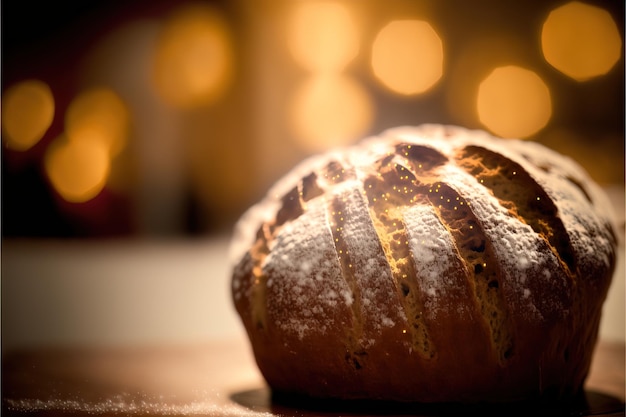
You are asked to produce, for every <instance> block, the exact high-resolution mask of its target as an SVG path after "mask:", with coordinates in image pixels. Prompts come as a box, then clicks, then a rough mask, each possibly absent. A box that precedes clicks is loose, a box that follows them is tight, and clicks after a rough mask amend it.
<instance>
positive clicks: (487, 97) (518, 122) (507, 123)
mask: <svg viewBox="0 0 626 417" xmlns="http://www.w3.org/2000/svg"><path fill="white" fill-rule="evenodd" d="M477 111H478V118H479V120H480V122H481V123H482V124H483V125H484V126H485V127H486V128H488V129H489V130H491V131H492V132H493V133H495V134H497V135H499V136H503V137H518V138H525V137H528V136H530V135H533V134H534V133H536V132H538V131H539V130H541V129H542V128H543V127H545V125H546V124H547V123H548V121H549V120H550V117H551V116H552V100H551V97H550V91H549V89H548V87H547V85H546V84H545V83H544V82H543V80H542V79H541V78H540V77H539V76H538V75H537V74H536V73H535V72H533V71H530V70H527V69H524V68H521V67H518V66H514V65H510V66H504V67H499V68H496V69H494V70H493V71H492V72H491V73H490V74H489V75H488V76H487V77H486V78H485V79H484V80H483V81H482V82H481V83H480V86H479V87H478V97H477Z"/></svg>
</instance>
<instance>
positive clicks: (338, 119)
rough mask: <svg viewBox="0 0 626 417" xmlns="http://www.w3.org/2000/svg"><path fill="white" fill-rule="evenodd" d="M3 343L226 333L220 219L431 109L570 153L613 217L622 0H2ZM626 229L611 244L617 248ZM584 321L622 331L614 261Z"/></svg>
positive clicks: (181, 338) (611, 334) (420, 119)
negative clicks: (301, 168) (341, 149)
mask: <svg viewBox="0 0 626 417" xmlns="http://www.w3.org/2000/svg"><path fill="white" fill-rule="evenodd" d="M1 13H2V26H1V27H2V38H1V39H2V60H1V65H2V80H1V81H2V106H1V111H2V114H1V116H2V119H1V121H2V173H1V175H2V208H1V210H2V238H3V241H2V345H3V351H4V350H5V349H8V348H15V347H25V346H35V345H36V346H41V345H50V344H53V345H59V344H61V345H65V344H72V345H75V344H91V345H93V344H97V345H106V344H119V343H122V344H128V343H172V342H176V343H179V342H189V341H199V340H202V341H206V340H209V339H214V338H216V337H232V336H236V337H242V335H243V330H242V327H241V325H240V323H239V321H238V319H237V317H236V315H235V313H234V311H233V308H232V303H231V301H230V290H229V281H230V265H229V263H228V249H227V247H228V238H229V233H230V231H231V230H232V226H233V223H234V221H235V220H236V219H237V218H238V217H239V216H240V215H241V214H242V212H243V211H244V210H245V209H246V208H247V207H248V206H249V205H251V204H253V203H254V202H256V201H257V200H259V199H260V198H261V197H262V195H263V194H264V193H265V191H266V190H267V188H268V187H269V186H270V185H271V184H272V183H273V182H274V181H275V180H276V179H278V178H279V177H280V176H282V175H283V174H285V172H286V171H287V170H289V169H290V168H291V167H293V166H294V165H295V164H296V163H297V162H299V161H300V160H302V159H303V158H305V157H306V156H308V155H311V154H314V153H318V152H321V151H324V150H325V149H328V148H331V147H334V146H342V145H347V144H350V143H354V142H356V141H357V140H359V139H360V138H362V137H364V136H367V135H372V134H377V133H379V132H381V131H382V130H384V129H386V128H389V127H394V126H398V125H418V124H421V123H446V124H456V125H462V126H466V127H469V128H480V129H485V130H488V131H490V132H492V133H493V134H496V135H499V136H504V137H520V138H524V139H528V140H535V141H538V142H541V143H543V144H545V145H547V146H549V147H551V148H553V149H556V150H557V151H559V152H562V153H564V154H566V155H570V156H572V157H573V158H575V159H576V160H578V161H579V162H580V163H581V164H582V165H583V166H584V167H585V168H586V169H587V171H588V172H589V173H590V175H591V176H592V177H593V178H594V179H595V180H596V181H597V182H599V183H600V184H601V185H602V186H603V187H604V188H605V189H606V190H607V191H608V192H609V195H610V197H611V201H612V203H613V205H614V206H615V208H616V212H617V214H618V220H619V226H620V228H621V229H620V234H619V236H620V243H622V244H623V236H624V234H623V226H624V2H623V1H617V0H611V1H609V0H604V1H601V0H590V1H585V2H578V1H567V0H558V1H556V0H541V1H538V0H533V1H524V2H521V1H518V2H502V1H498V0H480V1H471V2H469V1H465V0H446V1H439V0H410V1H409V0H390V1H385V2H381V1H374V0H352V1H348V0H298V1H295V0H292V1H287V0H229V1H226V0H222V1H209V0H205V1H174V0H152V1H137V0H135V1H110V0H92V1H85V2H26V1H22V0H19V1H18V0H5V1H3V2H2V9H1ZM622 252H623V246H621V248H620V254H622ZM615 277H616V279H615V280H614V283H613V286H612V288H611V293H610V294H609V299H608V301H607V304H606V306H605V319H604V321H603V327H602V330H601V335H602V337H604V338H609V339H613V340H618V341H621V342H622V343H623V341H624V338H625V337H624V316H625V313H624V294H625V290H624V263H623V258H622V259H621V261H620V263H619V266H618V270H617V272H616V275H615Z"/></svg>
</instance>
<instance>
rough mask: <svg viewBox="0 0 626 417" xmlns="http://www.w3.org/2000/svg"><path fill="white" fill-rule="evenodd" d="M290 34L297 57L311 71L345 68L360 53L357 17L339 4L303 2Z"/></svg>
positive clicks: (293, 52) (297, 10)
mask: <svg viewBox="0 0 626 417" xmlns="http://www.w3.org/2000/svg"><path fill="white" fill-rule="evenodd" d="M288 33H289V35H288V37H287V39H288V42H289V43H288V45H289V50H290V52H291V55H292V56H293V59H294V60H295V61H296V62H298V64H300V65H301V66H302V67H304V68H305V69H307V70H309V71H341V70H343V69H344V68H345V66H346V65H347V64H348V63H349V62H350V61H352V60H353V59H354V57H355V56H356V55H357V54H358V52H359V38H358V31H357V28H356V25H355V22H354V19H353V17H352V16H351V15H350V12H349V10H348V9H347V7H346V6H344V5H342V4H339V3H332V2H304V3H299V4H298V5H297V7H296V8H295V9H294V11H293V13H292V15H291V18H290V21H289V30H288Z"/></svg>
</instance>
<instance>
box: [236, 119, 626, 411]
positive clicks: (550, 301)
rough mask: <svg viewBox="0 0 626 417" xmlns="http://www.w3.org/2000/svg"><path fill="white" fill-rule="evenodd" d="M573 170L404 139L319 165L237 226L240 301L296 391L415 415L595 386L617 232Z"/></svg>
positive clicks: (412, 130) (453, 144)
mask: <svg viewBox="0 0 626 417" xmlns="http://www.w3.org/2000/svg"><path fill="white" fill-rule="evenodd" d="M613 227H614V226H613V222H612V216H611V213H610V209H609V204H608V202H607V200H606V199H605V197H604V196H603V194H602V193H601V190H600V189H599V187H598V186H597V185H595V184H594V183H593V182H592V181H591V180H590V179H589V177H588V176H587V174H586V173H585V172H584V171H583V170H582V169H581V168H580V167H579V166H578V165H577V164H575V163H574V162H573V161H571V160H570V159H568V158H566V157H564V156H561V155H559V154H557V153H555V152H553V151H551V150H549V149H547V148H545V147H543V146H541V145H539V144H536V143H533V142H529V141H519V140H513V139H507V140H504V139H499V138H494V137H492V136H490V135H488V134H487V133H485V132H482V131H470V130H466V129H463V128H459V127H453V126H441V125H423V126H420V127H402V128H395V129H391V130H388V131H386V132H384V133H383V134H382V135H380V136H378V137H371V138H368V139H365V140H363V141H362V142H360V143H359V144H357V145H355V146H353V147H349V148H346V149H341V150H337V151H333V152H329V153H327V154H324V155H321V156H317V157H313V158H311V159H308V160H306V161H305V162H303V163H302V164H300V165H299V166H298V167H296V168H295V169H294V170H293V171H291V172H290V173H289V174H287V175H286V176H285V177H284V178H283V179H281V180H280V181H279V182H278V183H277V184H276V185H275V186H274V187H273V189H271V190H270V192H269V193H268V194H267V196H266V197H265V198H264V199H263V200H262V201H261V202H259V203H258V204H257V205H255V206H253V207H252V208H251V209H249V210H248V211H247V212H246V214H245V215H244V216H243V217H242V218H241V219H240V221H239V222H238V224H237V225H236V228H235V234H234V238H233V243H232V247H231V252H232V256H233V262H234V264H235V266H234V270H233V279H232V294H233V299H234V303H235V306H236V309H237V311H238V313H239V314H240V316H241V319H242V321H243V324H244V326H245V328H246V331H247V333H248V336H249V338H250V341H251V345H252V348H253V351H254V355H255V358H256V361H257V364H258V366H259V368H260V370H261V372H262V374H263V376H264V377H265V379H266V380H267V382H268V384H269V385H270V387H271V388H272V389H273V390H275V391H278V392H286V393H297V394H304V395H307V396H312V397H325V398H341V399H376V400H393V401H412V402H429V403H432V402H455V403H475V402H506V401H524V400H532V399H537V398H546V397H548V398H563V397H567V396H571V395H574V394H576V393H578V392H580V390H581V389H582V387H583V383H584V380H585V378H586V376H587V373H588V370H589V365H590V362H591V358H592V353H593V350H594V345H595V342H596V338H597V333H598V326H599V321H600V316H601V309H602V304H603V302H604V299H605V297H606V294H607V291H608V288H609V284H610V282H611V278H612V274H613V270H614V266H615V256H616V235H615V232H614V228H613Z"/></svg>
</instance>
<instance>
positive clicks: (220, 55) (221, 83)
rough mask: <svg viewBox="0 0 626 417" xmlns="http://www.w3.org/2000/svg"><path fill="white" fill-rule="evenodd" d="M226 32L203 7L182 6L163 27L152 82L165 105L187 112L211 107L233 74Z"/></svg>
mask: <svg viewBox="0 0 626 417" xmlns="http://www.w3.org/2000/svg"><path fill="white" fill-rule="evenodd" d="M232 61H233V52H232V42H231V39H230V32H229V30H228V25H227V24H226V22H225V20H224V18H223V16H221V14H219V13H218V12H217V11H216V10H214V9H213V8H211V7H210V6H208V5H204V4H192V5H187V6H182V7H181V8H180V9H178V10H177V11H176V12H175V13H174V14H173V15H172V16H171V17H170V18H169V19H168V20H167V21H166V22H165V23H164V25H163V28H162V30H161V33H160V36H159V38H158V40H157V45H156V51H155V56H154V64H153V73H152V80H153V83H154V87H155V89H156V91H157V93H158V94H159V95H160V96H161V98H162V99H163V100H165V102H167V103H168V104H170V105H172V106H175V107H178V108H191V107H197V106H201V105H205V104H208V103H211V102H212V101H214V100H215V99H217V98H218V97H219V96H220V95H221V94H222V93H223V92H224V90H225V89H226V87H227V86H228V84H229V82H230V79H231V77H232V71H233V62H232Z"/></svg>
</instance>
